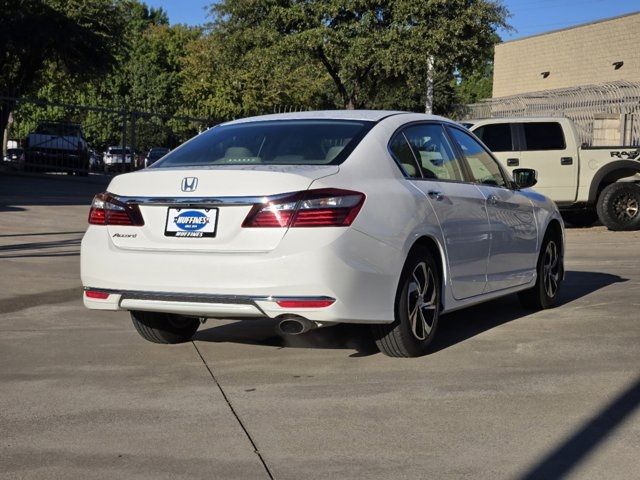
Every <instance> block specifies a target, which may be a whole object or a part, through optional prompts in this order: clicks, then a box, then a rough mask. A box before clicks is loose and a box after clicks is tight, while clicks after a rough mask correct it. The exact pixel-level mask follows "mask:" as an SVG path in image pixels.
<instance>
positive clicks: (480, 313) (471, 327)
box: [194, 271, 627, 357]
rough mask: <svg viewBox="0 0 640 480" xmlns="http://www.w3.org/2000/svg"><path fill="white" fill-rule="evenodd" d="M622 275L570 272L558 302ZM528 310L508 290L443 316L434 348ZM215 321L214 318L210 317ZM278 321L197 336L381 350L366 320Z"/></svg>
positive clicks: (228, 325)
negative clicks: (297, 325)
mask: <svg viewBox="0 0 640 480" xmlns="http://www.w3.org/2000/svg"><path fill="white" fill-rule="evenodd" d="M626 281H627V279H624V278H621V277H619V276H618V275H611V274H608V273H600V272H579V271H569V272H567V273H566V279H565V282H564V284H563V285H562V290H561V293H560V295H561V300H560V305H561V306H562V305H565V304H568V303H570V302H572V301H574V300H577V299H579V298H582V297H584V296H587V295H589V294H590V293H592V292H595V291H597V290H600V289H601V288H604V287H606V286H608V285H611V284H614V283H619V282H626ZM530 313H532V312H530V311H527V310H525V309H523V308H522V307H521V306H520V303H519V302H518V298H517V296H516V295H509V296H506V297H503V298H500V299H497V300H493V301H491V302H487V303H483V304H481V305H477V306H474V307H469V308H466V309H464V310H460V311H457V312H453V313H451V314H448V315H444V316H443V317H442V318H441V321H440V326H439V328H438V334H437V335H436V338H435V339H434V342H433V344H432V345H431V349H430V352H431V353H435V352H437V351H440V350H443V349H445V348H448V347H450V346H452V345H455V344H457V343H460V342H463V341H465V340H467V339H469V338H472V337H475V336H476V335H479V334H480V333H482V332H486V331H487V330H491V329H492V328H495V327H499V326H500V325H502V324H504V323H507V322H511V321H513V320H517V319H519V318H523V317H525V316H527V315H529V314H530ZM212 322H215V320H212ZM276 324H277V320H273V319H258V320H256V319H253V320H247V321H238V322H233V323H226V324H224V325H220V326H215V327H212V328H208V329H203V330H201V331H199V332H198V333H197V334H196V336H195V337H194V340H197V341H203V342H230V343H243V344H249V345H265V346H272V347H274V346H275V347H281V348H285V347H287V348H323V349H350V350H356V353H354V354H352V355H351V356H352V357H360V356H367V355H372V354H375V353H377V352H378V350H377V348H376V346H375V343H374V342H373V340H372V338H371V335H370V334H369V327H368V326H367V325H349V324H340V325H336V326H332V327H326V328H320V329H318V330H311V331H310V332H307V333H305V334H303V335H295V336H288V337H280V336H279V335H277V334H276V333H275V328H276Z"/></svg>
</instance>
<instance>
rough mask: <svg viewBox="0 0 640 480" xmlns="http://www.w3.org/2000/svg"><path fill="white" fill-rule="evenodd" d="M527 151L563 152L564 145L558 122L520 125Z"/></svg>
mask: <svg viewBox="0 0 640 480" xmlns="http://www.w3.org/2000/svg"><path fill="white" fill-rule="evenodd" d="M522 128H523V129H524V138H525V144H526V149H527V150H564V149H565V148H566V144H565V141H564V133H562V126H561V125H560V124H559V123H558V122H526V123H523V124H522Z"/></svg>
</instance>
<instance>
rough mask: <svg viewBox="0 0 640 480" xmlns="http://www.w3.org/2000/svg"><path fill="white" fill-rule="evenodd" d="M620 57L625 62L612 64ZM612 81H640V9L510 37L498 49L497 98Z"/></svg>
mask: <svg viewBox="0 0 640 480" xmlns="http://www.w3.org/2000/svg"><path fill="white" fill-rule="evenodd" d="M620 61H622V62H624V65H623V66H622V67H621V68H620V69H618V70H616V69H615V68H614V67H613V65H612V64H613V63H614V62H620ZM542 72H549V76H548V77H547V78H544V77H543V75H542ZM614 80H627V81H631V82H638V83H640V12H638V13H634V14H630V15H625V16H622V17H617V18H612V19H608V20H603V21H599V22H595V23H590V24H587V25H582V26H578V27H573V28H568V29H564V30H558V31H555V32H550V33H546V34H542V35H537V36H532V37H527V38H523V39H519V40H512V41H508V42H505V43H501V44H499V45H497V46H496V49H495V57H494V73H493V97H494V98H497V97H505V96H509V95H516V94H519V93H527V92H537V91H541V90H552V89H556V88H565V87H574V86H578V85H588V84H601V83H606V82H610V81H614Z"/></svg>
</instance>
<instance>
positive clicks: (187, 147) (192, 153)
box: [151, 120, 374, 168]
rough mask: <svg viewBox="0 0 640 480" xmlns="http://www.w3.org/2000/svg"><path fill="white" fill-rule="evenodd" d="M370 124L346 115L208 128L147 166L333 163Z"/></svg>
mask: <svg viewBox="0 0 640 480" xmlns="http://www.w3.org/2000/svg"><path fill="white" fill-rule="evenodd" d="M373 125H374V123H373V122H365V121H351V120H280V121H257V122H247V123H238V124H232V125H223V126H219V127H215V128H212V129H211V130H209V131H207V132H205V133H202V134H200V135H199V136H197V137H195V138H194V139H193V140H191V141H189V142H187V143H186V144H184V145H183V146H181V147H180V148H178V149H176V150H173V151H172V152H170V153H168V154H167V155H166V156H165V157H163V158H162V160H160V161H158V162H156V163H154V164H153V166H152V167H151V168H167V167H185V166H200V165H212V166H216V165H254V164H266V165H336V164H339V163H342V162H343V161H344V160H345V159H346V158H347V156H348V155H349V153H351V151H353V149H354V148H355V147H356V145H357V144H358V143H359V142H360V140H362V138H363V137H364V136H365V135H366V133H367V132H368V131H369V130H370V129H371V127H372V126H373Z"/></svg>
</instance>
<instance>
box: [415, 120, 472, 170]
mask: <svg viewBox="0 0 640 480" xmlns="http://www.w3.org/2000/svg"><path fill="white" fill-rule="evenodd" d="M404 135H405V136H406V138H407V140H408V142H409V145H411V149H412V151H413V153H414V155H415V157H416V159H417V160H418V163H419V164H420V168H421V170H422V175H423V177H424V178H426V179H434V180H454V181H463V180H464V177H463V174H462V169H461V167H460V164H459V161H458V160H457V159H456V158H455V155H454V154H453V149H452V148H451V145H450V144H449V142H448V141H447V137H446V135H445V133H444V129H443V128H442V126H441V125H439V124H419V125H412V126H410V127H407V128H406V129H405V130H404Z"/></svg>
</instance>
